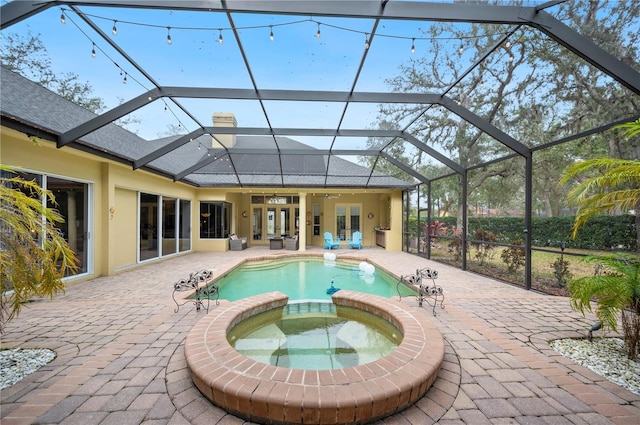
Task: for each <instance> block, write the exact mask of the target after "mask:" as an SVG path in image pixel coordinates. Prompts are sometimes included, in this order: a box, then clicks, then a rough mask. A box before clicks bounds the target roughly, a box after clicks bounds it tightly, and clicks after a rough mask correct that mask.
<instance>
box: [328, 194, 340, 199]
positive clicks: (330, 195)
mask: <svg viewBox="0 0 640 425" xmlns="http://www.w3.org/2000/svg"><path fill="white" fill-rule="evenodd" d="M324 197H325V198H326V199H337V198H339V197H340V194H339V193H338V194H336V195H332V194H330V193H325V194H324Z"/></svg>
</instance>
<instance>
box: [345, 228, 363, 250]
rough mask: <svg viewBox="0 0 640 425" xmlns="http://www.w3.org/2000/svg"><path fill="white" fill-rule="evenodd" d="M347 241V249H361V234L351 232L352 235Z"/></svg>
mask: <svg viewBox="0 0 640 425" xmlns="http://www.w3.org/2000/svg"><path fill="white" fill-rule="evenodd" d="M347 241H348V242H349V248H358V249H362V233H360V232H357V231H356V232H353V234H352V235H351V237H350V238H349V239H347Z"/></svg>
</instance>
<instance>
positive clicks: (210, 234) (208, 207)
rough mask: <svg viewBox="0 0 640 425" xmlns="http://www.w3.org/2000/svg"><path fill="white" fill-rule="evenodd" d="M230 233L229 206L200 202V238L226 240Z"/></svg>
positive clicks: (220, 203) (224, 203) (223, 203)
mask: <svg viewBox="0 0 640 425" xmlns="http://www.w3.org/2000/svg"><path fill="white" fill-rule="evenodd" d="M230 231H231V204H230V203H228V202H221V201H219V202H212V201H206V202H200V238H201V239H216V238H228V237H229V232H230Z"/></svg>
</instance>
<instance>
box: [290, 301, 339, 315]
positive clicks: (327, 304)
mask: <svg viewBox="0 0 640 425" xmlns="http://www.w3.org/2000/svg"><path fill="white" fill-rule="evenodd" d="M335 312H336V305H335V304H334V303H332V302H331V301H324V300H301V301H294V302H290V303H289V304H287V305H286V306H285V307H284V310H283V312H282V315H283V316H284V315H287V314H304V313H326V314H335Z"/></svg>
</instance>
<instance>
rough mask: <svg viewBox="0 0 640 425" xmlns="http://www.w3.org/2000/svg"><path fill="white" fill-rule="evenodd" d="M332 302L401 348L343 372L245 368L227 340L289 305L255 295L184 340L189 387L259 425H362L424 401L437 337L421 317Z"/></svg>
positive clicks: (363, 297) (393, 306) (226, 307)
mask: <svg viewBox="0 0 640 425" xmlns="http://www.w3.org/2000/svg"><path fill="white" fill-rule="evenodd" d="M332 300H333V303H334V304H336V305H339V306H347V307H352V308H356V309H360V310H363V311H366V312H369V313H372V314H375V315H377V316H379V317H382V318H384V319H385V320H387V321H389V322H390V323H391V324H393V325H394V326H396V327H397V328H398V329H399V330H400V331H401V332H402V334H403V339H402V342H401V343H400V344H399V345H398V347H397V348H396V349H395V350H393V351H392V352H391V353H390V354H389V355H387V356H385V357H383V358H381V359H379V360H376V361H374V362H370V363H366V364H362V365H358V366H355V367H347V368H343V369H332V370H305V369H289V368H284V367H278V366H273V365H269V364H266V363H262V362H258V361H255V360H251V359H249V358H248V357H245V356H244V355H242V354H240V353H239V352H237V351H236V350H235V349H233V348H232V347H231V345H230V344H229V342H228V340H227V334H228V332H229V331H230V330H231V329H232V328H233V327H234V326H235V325H236V324H238V323H239V322H241V321H242V320H244V319H245V318H248V317H251V316H254V315H256V314H259V313H263V312H266V311H268V310H272V309H276V308H281V307H283V306H284V305H286V304H287V301H288V297H287V296H286V295H284V294H282V293H280V292H271V293H266V294H261V295H257V296H254V297H250V298H246V299H243V300H239V301H235V302H233V303H222V304H221V305H220V306H219V307H218V308H216V310H214V311H212V312H211V313H209V314H208V315H207V316H206V317H204V318H203V319H201V320H200V321H199V322H198V323H196V325H195V326H194V327H193V329H192V330H191V331H190V332H189V334H188V336H187V339H186V342H185V357H186V359H187V364H188V366H189V370H190V372H191V377H192V379H193V381H194V383H195V385H196V386H197V387H198V388H199V389H200V391H201V392H202V393H203V394H204V395H205V396H206V397H207V398H208V399H209V400H211V402H213V403H214V404H215V405H217V406H219V407H221V408H223V409H225V410H226V411H228V412H230V413H232V414H234V415H237V416H239V417H242V418H244V419H247V420H249V421H252V422H258V423H278V424H353V423H366V422H370V421H373V420H376V419H380V418H382V417H385V416H388V415H391V414H393V413H395V412H398V411H400V410H402V409H404V408H406V407H408V406H410V405H411V404H412V403H414V402H415V401H417V400H418V399H419V398H420V397H422V396H423V395H424V394H425V393H426V392H427V390H428V389H429V387H430V386H431V385H432V384H433V382H434V381H435V379H436V377H437V375H438V372H439V370H440V365H441V363H442V360H443V358H444V340H443V338H442V335H441V334H440V332H438V330H437V329H436V327H435V325H434V324H433V323H431V321H430V318H429V317H428V316H427V315H426V314H424V311H422V310H415V309H412V308H411V307H408V306H406V305H404V304H402V303H399V302H397V301H393V300H389V299H387V298H384V297H380V296H376V295H368V294H363V293H360V292H352V291H346V290H341V291H338V292H337V293H335V294H334V295H333V296H332Z"/></svg>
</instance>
